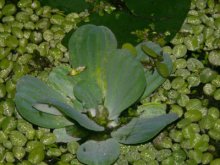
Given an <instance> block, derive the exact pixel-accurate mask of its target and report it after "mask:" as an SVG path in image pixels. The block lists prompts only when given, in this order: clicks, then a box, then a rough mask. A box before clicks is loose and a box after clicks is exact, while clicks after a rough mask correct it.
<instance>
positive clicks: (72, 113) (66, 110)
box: [38, 98, 104, 131]
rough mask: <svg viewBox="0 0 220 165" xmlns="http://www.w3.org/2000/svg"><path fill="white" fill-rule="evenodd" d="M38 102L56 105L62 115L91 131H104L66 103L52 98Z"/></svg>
mask: <svg viewBox="0 0 220 165" xmlns="http://www.w3.org/2000/svg"><path fill="white" fill-rule="evenodd" d="M38 103H43V104H48V105H52V106H54V107H56V108H57V109H59V111H61V112H62V113H63V114H64V115H66V116H68V117H70V118H71V119H73V120H74V121H76V122H77V123H78V124H79V125H81V126H82V127H84V128H86V129H89V130H93V131H104V127H102V126H99V125H98V124H96V123H95V122H94V121H93V120H91V119H89V118H88V117H87V116H86V115H85V114H82V113H80V112H79V111H77V110H75V109H74V108H73V107H71V106H70V105H68V104H65V103H63V102H61V101H59V100H56V99H53V98H45V99H41V100H40V99H39V101H38Z"/></svg>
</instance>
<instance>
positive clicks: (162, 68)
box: [156, 62, 170, 78]
mask: <svg viewBox="0 0 220 165" xmlns="http://www.w3.org/2000/svg"><path fill="white" fill-rule="evenodd" d="M156 69H157V72H158V73H159V74H160V75H161V76H162V77H164V78H167V77H168V76H169V75H170V74H169V69H168V67H167V66H166V64H165V63H162V62H156Z"/></svg>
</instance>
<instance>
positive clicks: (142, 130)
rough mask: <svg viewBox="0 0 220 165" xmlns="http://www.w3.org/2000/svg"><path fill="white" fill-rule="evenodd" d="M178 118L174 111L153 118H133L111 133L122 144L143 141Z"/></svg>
mask: <svg viewBox="0 0 220 165" xmlns="http://www.w3.org/2000/svg"><path fill="white" fill-rule="evenodd" d="M177 118H178V116H177V115H176V114H174V113H170V114H165V115H160V116H156V117H153V118H134V119H132V120H131V121H130V122H129V123H128V124H127V125H125V126H123V127H121V128H119V129H118V130H116V131H114V132H112V133H111V135H112V137H113V138H115V139H116V140H117V141H118V142H120V143H123V144H138V143H143V142H146V141H148V140H150V139H151V138H153V137H154V136H155V135H157V134H158V133H159V132H160V131H161V130H162V129H163V128H164V127H166V126H167V125H168V124H170V123H172V122H173V121H175V120H176V119H177Z"/></svg>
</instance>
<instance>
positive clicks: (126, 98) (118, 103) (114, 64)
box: [104, 50, 146, 119]
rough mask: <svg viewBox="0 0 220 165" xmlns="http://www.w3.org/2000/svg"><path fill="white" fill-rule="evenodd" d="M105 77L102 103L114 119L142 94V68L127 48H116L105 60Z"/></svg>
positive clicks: (143, 85)
mask: <svg viewBox="0 0 220 165" xmlns="http://www.w3.org/2000/svg"><path fill="white" fill-rule="evenodd" d="M106 77H107V80H106V81H107V88H106V89H107V91H106V97H105V103H104V105H105V106H106V107H107V109H108V111H109V119H115V118H117V117H118V116H119V115H120V113H121V112H122V111H123V110H125V109H126V108H128V107H129V106H130V105H131V104H133V103H134V102H135V101H137V99H138V98H139V97H140V96H141V95H142V94H143V92H144V89H145V85H146V81H145V77H144V70H143V67H142V66H141V64H140V63H139V62H138V61H137V60H136V59H135V58H134V57H133V56H132V55H131V54H130V53H129V52H128V51H127V50H117V51H114V52H113V53H112V54H111V58H109V59H108V61H107V64H106Z"/></svg>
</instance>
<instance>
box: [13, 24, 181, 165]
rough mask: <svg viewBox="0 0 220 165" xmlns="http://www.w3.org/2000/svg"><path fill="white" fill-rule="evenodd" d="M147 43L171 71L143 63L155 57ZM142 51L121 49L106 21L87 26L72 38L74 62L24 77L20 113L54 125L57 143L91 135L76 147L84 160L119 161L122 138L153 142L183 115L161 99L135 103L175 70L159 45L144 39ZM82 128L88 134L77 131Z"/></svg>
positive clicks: (19, 92)
mask: <svg viewBox="0 0 220 165" xmlns="http://www.w3.org/2000/svg"><path fill="white" fill-rule="evenodd" d="M143 47H148V48H149V49H151V51H155V52H156V53H157V54H158V57H157V60H158V59H159V60H160V64H161V65H162V64H163V65H162V67H165V68H166V71H167V72H166V73H160V72H159V71H158V67H161V66H157V67H156V68H155V67H151V68H150V69H149V68H147V66H145V67H144V65H142V63H141V62H146V61H150V60H153V58H152V55H151V54H148V53H147V52H146V51H143V50H142V49H143ZM136 50H137V56H133V55H132V53H130V51H129V50H128V49H117V41H116V38H115V36H114V35H113V33H112V32H111V31H110V30H109V29H108V28H106V27H104V26H95V25H90V24H88V25H84V26H81V27H80V28H78V29H77V30H76V32H74V34H73V35H72V36H71V38H70V40H69V51H70V64H71V67H70V66H59V67H56V68H54V69H53V71H52V72H51V73H50V74H49V77H48V80H47V81H46V82H43V81H41V80H39V79H37V78H35V77H33V76H29V75H26V76H23V77H22V78H21V79H20V80H19V81H18V83H17V86H16V95H15V103H16V107H17V110H18V112H19V113H20V114H21V115H22V116H23V117H24V118H25V119H26V120H28V121H30V122H32V123H34V124H36V125H39V126H41V127H46V128H53V129H54V133H55V134H56V135H57V142H69V141H71V140H79V139H86V141H85V140H84V141H85V142H84V143H83V144H81V145H80V146H79V147H78V149H77V151H76V153H77V158H78V159H79V160H80V161H81V162H83V163H86V164H105V165H106V164H111V163H113V162H114V161H115V160H116V159H117V158H118V156H119V143H122V144H139V143H143V142H145V141H148V140H149V139H151V138H153V137H154V136H155V135H157V134H158V133H159V132H160V131H161V130H162V129H163V128H164V127H166V126H167V125H168V124H170V123H172V122H173V121H175V120H176V119H177V118H178V116H177V115H176V114H175V113H169V114H166V106H165V105H161V104H159V103H148V104H146V105H145V106H142V107H141V108H140V107H139V108H138V109H137V110H135V107H137V105H135V103H137V101H138V100H140V99H141V98H142V97H146V96H148V95H149V94H151V93H152V92H153V91H154V90H155V89H156V88H157V87H158V86H160V85H161V84H162V83H163V82H164V81H165V78H164V77H167V75H168V74H170V73H171V71H172V63H171V59H170V58H169V55H167V54H164V53H163V52H162V51H161V48H160V47H159V46H158V45H156V44H154V43H152V42H147V43H141V44H139V45H138V46H137V47H136ZM159 57H160V58H159ZM154 60H155V59H154ZM157 62H159V61H157ZM73 73H74V74H73ZM161 74H162V76H161ZM163 74H166V75H165V76H163ZM132 106H133V107H132ZM126 113H127V114H126ZM76 128H78V130H80V129H82V131H83V132H84V134H83V135H82V136H77V133H78V134H79V131H74V129H76ZM94 150H95V151H96V152H95V153H94Z"/></svg>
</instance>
